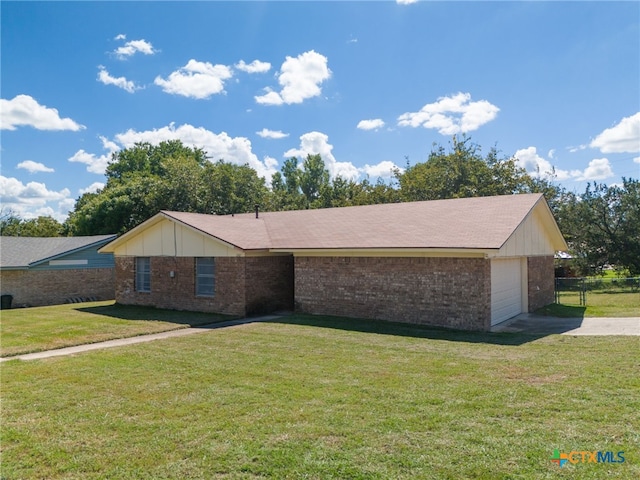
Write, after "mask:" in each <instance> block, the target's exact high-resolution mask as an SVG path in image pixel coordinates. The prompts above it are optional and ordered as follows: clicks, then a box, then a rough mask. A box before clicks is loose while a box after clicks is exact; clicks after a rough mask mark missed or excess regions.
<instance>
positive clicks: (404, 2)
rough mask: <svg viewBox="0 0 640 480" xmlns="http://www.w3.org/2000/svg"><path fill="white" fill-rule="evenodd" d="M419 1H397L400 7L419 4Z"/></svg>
mask: <svg viewBox="0 0 640 480" xmlns="http://www.w3.org/2000/svg"><path fill="white" fill-rule="evenodd" d="M417 2H418V0H396V3H397V4H398V5H411V4H412V3H417Z"/></svg>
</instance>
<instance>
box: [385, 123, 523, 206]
mask: <svg viewBox="0 0 640 480" xmlns="http://www.w3.org/2000/svg"><path fill="white" fill-rule="evenodd" d="M396 177H397V179H398V182H399V184H400V198H401V199H402V200H403V201H417V200H437V199H445V198H462V197H484V196H489V195H509V194H513V193H521V192H526V191H529V190H528V185H529V184H528V182H529V180H530V177H529V176H528V175H527V173H526V171H525V170H524V169H522V168H520V167H518V166H517V165H516V159H514V158H498V151H497V150H496V149H495V148H492V149H491V150H490V151H489V153H488V154H487V155H486V157H483V156H482V154H481V149H480V147H479V146H478V145H476V144H475V143H472V142H471V139H470V138H469V137H465V136H463V137H462V138H459V137H453V140H452V145H451V149H450V151H448V152H447V150H446V149H445V148H444V147H442V146H437V147H436V148H434V149H433V150H432V151H431V153H430V154H429V158H428V159H427V161H426V162H424V163H417V164H416V165H413V166H407V169H406V170H405V171H404V172H400V171H397V172H396Z"/></svg>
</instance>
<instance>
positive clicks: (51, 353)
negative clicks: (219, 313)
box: [0, 315, 282, 362]
mask: <svg viewBox="0 0 640 480" xmlns="http://www.w3.org/2000/svg"><path fill="white" fill-rule="evenodd" d="M281 316H282V315H265V316H263V317H254V318H242V319H240V320H230V321H228V322H218V323H211V324H209V325H201V326H199V327H190V328H181V329H179V330H170V331H168V332H160V333H151V334H149V335H138V336H137V337H127V338H118V339H115V340H107V341H106V342H97V343H86V344H83V345H76V346H75V347H65V348H58V349H56V350H46V351H44V352H36V353H25V354H24V355H15V356H13V357H2V358H0V362H6V361H9V360H15V359H16V358H18V359H20V360H38V359H41V358H51V357H61V356H64V355H73V354H74V353H82V352H89V351H91V350H100V349H103V348H113V347H122V346H125V345H134V344H136V343H144V342H152V341H154V340H162V339H165V338H175V337H184V336H185V335H193V334H195V333H204V332H209V331H211V330H216V329H218V328H225V327H235V326H237V325H246V324H248V323H255V322H264V321H268V320H274V319H276V318H280V317H281Z"/></svg>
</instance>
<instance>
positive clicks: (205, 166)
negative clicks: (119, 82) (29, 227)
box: [65, 140, 267, 235]
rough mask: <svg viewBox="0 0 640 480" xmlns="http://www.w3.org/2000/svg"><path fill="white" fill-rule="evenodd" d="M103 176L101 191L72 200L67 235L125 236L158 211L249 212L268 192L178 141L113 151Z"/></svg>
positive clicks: (250, 173)
mask: <svg viewBox="0 0 640 480" xmlns="http://www.w3.org/2000/svg"><path fill="white" fill-rule="evenodd" d="M106 175H107V184H106V185H105V187H104V188H103V189H102V190H101V191H99V192H97V193H86V194H84V195H83V196H81V197H80V198H79V199H78V200H77V201H76V205H75V208H74V210H73V212H72V213H71V214H70V215H69V218H68V219H67V222H66V224H65V226H66V228H67V230H68V231H69V232H70V233H71V234H73V235H93V234H104V233H123V232H126V231H128V230H130V229H131V228H133V227H135V226H137V225H139V224H140V223H142V222H143V221H145V220H146V219H148V218H150V217H151V216H153V215H155V214H156V213H158V211H160V210H176V211H184V212H197V213H216V214H227V213H243V212H249V211H251V210H253V208H254V205H255V204H261V203H262V202H263V200H264V196H265V195H266V193H267V188H266V186H265V183H264V179H262V178H260V177H258V175H257V173H256V172H255V170H253V169H252V168H250V167H249V166H247V165H233V164H230V163H226V162H224V161H222V160H220V161H218V162H215V163H211V162H210V161H209V160H207V157H206V154H205V152H204V151H203V150H200V149H198V148H190V147H186V146H184V145H183V144H182V143H181V142H180V141H177V140H174V141H170V142H162V143H160V144H158V145H151V144H148V143H140V144H136V145H135V146H134V147H131V148H128V149H124V150H121V151H119V152H117V153H114V155H113V157H112V159H111V163H110V164H109V166H108V167H107V171H106Z"/></svg>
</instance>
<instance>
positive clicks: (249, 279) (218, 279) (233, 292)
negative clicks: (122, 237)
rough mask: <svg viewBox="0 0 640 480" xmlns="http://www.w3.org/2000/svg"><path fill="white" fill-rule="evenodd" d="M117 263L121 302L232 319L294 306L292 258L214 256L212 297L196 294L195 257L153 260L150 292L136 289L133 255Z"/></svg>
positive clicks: (117, 282) (119, 298) (117, 259)
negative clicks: (171, 273) (211, 313)
mask: <svg viewBox="0 0 640 480" xmlns="http://www.w3.org/2000/svg"><path fill="white" fill-rule="evenodd" d="M115 261H116V301H117V302H118V303H122V304H126V305H150V306H155V307H158V308H168V309H175V310H189V311H198V312H215V313H224V314H229V315H246V314H252V313H263V312H268V311H273V310H277V309H286V308H291V303H292V300H291V299H292V297H293V293H292V292H293V286H292V282H293V279H292V277H291V276H292V270H293V268H292V260H291V257H216V259H215V265H216V276H215V294H214V296H213V297H197V296H196V294H195V289H196V287H195V259H194V258H193V257H151V292H149V293H145V292H136V291H135V259H134V257H116V259H115ZM171 271H173V272H174V276H173V277H170V276H169V272H171Z"/></svg>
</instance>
